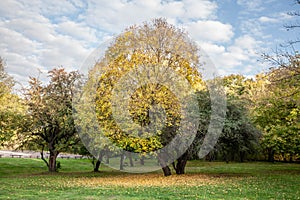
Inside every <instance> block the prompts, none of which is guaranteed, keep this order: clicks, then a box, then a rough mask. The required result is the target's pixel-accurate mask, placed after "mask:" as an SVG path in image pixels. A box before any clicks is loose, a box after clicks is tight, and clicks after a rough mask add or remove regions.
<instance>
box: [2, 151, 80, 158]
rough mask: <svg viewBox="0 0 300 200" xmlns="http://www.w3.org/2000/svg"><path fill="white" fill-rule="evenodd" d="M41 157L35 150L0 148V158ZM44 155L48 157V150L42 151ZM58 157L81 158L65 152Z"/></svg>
mask: <svg viewBox="0 0 300 200" xmlns="http://www.w3.org/2000/svg"><path fill="white" fill-rule="evenodd" d="M8 157H9V158H41V153H40V152H37V151H28V150H24V151H11V150H0V158H8ZM44 157H45V158H48V157H49V152H44ZM58 158H75V159H76V158H83V156H81V155H78V154H67V153H60V154H59V155H58Z"/></svg>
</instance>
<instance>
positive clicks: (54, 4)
mask: <svg viewBox="0 0 300 200" xmlns="http://www.w3.org/2000/svg"><path fill="white" fill-rule="evenodd" d="M297 9H298V10H299V9H300V6H296V5H295V4H294V2H293V0H252V1H248V0H215V1H213V0H149V1H144V0H87V1H84V0H51V1H43V0H30V1H28V0H5V1H0V56H1V57H3V58H4V59H5V61H6V64H7V71H8V72H9V74H11V75H12V76H14V78H15V79H16V80H17V81H18V82H20V83H21V84H23V85H24V84H25V85H26V82H27V81H28V77H29V76H37V75H38V73H39V71H42V72H47V71H48V70H50V69H52V68H53V67H57V66H63V67H65V68H67V69H68V70H74V69H80V67H81V65H82V64H83V62H84V61H85V59H86V58H87V57H88V56H89V55H90V54H91V53H92V52H93V50H95V48H97V47H98V46H99V45H100V44H101V43H102V42H104V41H106V40H107V39H108V38H111V37H112V36H113V35H118V34H119V33H121V32H122V31H123V30H124V28H126V27H128V26H130V25H133V24H140V23H142V22H144V21H149V20H151V19H153V18H157V17H164V18H166V19H167V20H168V22H170V23H172V24H174V25H176V26H178V27H180V28H184V29H185V30H186V31H187V32H188V33H189V35H190V37H191V38H192V39H193V40H195V41H196V42H197V43H198V44H199V45H200V46H201V47H202V48H203V49H204V50H205V51H206V53H207V54H208V55H209V56H210V58H211V60H212V61H213V63H214V64H215V66H216V68H217V69H218V71H219V73H220V74H222V75H227V74H232V73H238V74H243V75H246V76H253V75H254V74H257V73H259V72H262V71H264V70H266V69H267V68H268V66H267V65H266V64H263V63H261V62H259V61H258V60H259V58H260V55H261V53H262V52H272V51H273V50H275V49H276V48H277V47H278V46H279V45H280V44H283V43H285V42H286V41H287V40H291V39H295V38H297V37H299V35H297V34H298V33H297V32H296V31H289V32H287V31H286V30H285V29H284V27H283V26H284V25H286V24H290V23H292V22H295V20H296V19H294V18H293V17H291V16H289V15H287V12H289V11H293V10H297Z"/></svg>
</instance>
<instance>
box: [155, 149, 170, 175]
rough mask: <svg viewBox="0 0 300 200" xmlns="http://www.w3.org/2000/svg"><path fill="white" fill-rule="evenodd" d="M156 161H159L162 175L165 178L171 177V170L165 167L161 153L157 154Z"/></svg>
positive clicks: (164, 159) (164, 158)
mask: <svg viewBox="0 0 300 200" xmlns="http://www.w3.org/2000/svg"><path fill="white" fill-rule="evenodd" d="M158 161H159V164H160V166H161V168H162V170H163V172H164V175H165V176H170V175H172V173H171V169H170V167H169V166H168V165H167V162H166V157H165V155H164V154H163V153H159V154H158Z"/></svg>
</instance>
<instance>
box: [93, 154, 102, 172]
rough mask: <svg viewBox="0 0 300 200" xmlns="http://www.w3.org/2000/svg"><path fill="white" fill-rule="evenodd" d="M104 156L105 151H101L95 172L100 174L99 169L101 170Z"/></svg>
mask: <svg viewBox="0 0 300 200" xmlns="http://www.w3.org/2000/svg"><path fill="white" fill-rule="evenodd" d="M103 156H104V151H100V154H99V157H98V159H97V162H96V165H95V167H94V172H99V168H100V165H101V162H102V159H103Z"/></svg>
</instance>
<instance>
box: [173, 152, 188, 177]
mask: <svg viewBox="0 0 300 200" xmlns="http://www.w3.org/2000/svg"><path fill="white" fill-rule="evenodd" d="M186 163H187V154H186V153H184V154H183V155H182V156H180V157H179V158H178V159H177V163H176V168H175V171H176V174H184V169H185V166H186Z"/></svg>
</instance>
